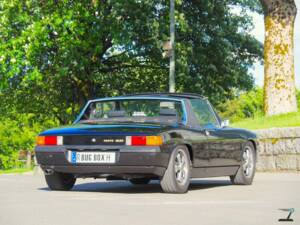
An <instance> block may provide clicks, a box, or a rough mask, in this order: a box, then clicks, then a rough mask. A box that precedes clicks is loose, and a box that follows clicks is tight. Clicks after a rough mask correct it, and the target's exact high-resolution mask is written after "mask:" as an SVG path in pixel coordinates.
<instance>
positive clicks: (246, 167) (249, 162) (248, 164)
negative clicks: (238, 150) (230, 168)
mask: <svg viewBox="0 0 300 225" xmlns="http://www.w3.org/2000/svg"><path fill="white" fill-rule="evenodd" d="M253 169H254V157H253V152H252V149H251V148H250V147H248V146H246V147H245V150H244V152H243V172H244V175H245V176H246V177H250V176H251V175H252V173H253Z"/></svg>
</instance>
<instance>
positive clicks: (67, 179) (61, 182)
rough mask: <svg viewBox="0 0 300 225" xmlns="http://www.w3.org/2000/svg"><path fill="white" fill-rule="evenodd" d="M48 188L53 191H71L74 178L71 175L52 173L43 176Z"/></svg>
mask: <svg viewBox="0 0 300 225" xmlns="http://www.w3.org/2000/svg"><path fill="white" fill-rule="evenodd" d="M45 179H46V182H47V185H48V187H49V188H50V189H51V190H55V191H68V190H71V189H72V188H73V186H74V184H75V182H76V178H75V177H74V175H72V174H67V173H58V172H53V173H52V174H50V175H45Z"/></svg>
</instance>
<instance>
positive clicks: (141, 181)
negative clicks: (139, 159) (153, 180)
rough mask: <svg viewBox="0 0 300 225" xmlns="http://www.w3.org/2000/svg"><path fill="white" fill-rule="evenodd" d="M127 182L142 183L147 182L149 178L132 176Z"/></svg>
mask: <svg viewBox="0 0 300 225" xmlns="http://www.w3.org/2000/svg"><path fill="white" fill-rule="evenodd" d="M129 182H130V183H132V184H134V185H143V184H149V182H150V179H149V178H132V179H129Z"/></svg>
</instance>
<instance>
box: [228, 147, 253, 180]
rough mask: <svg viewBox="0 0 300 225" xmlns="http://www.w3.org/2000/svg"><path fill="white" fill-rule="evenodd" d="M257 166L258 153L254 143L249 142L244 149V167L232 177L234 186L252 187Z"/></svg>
mask: <svg viewBox="0 0 300 225" xmlns="http://www.w3.org/2000/svg"><path fill="white" fill-rule="evenodd" d="M255 165H256V152H255V149H254V146H253V144H252V142H247V143H246V145H245V146H244V149H243V155H242V165H241V166H240V168H239V169H238V171H237V173H236V174H235V175H233V176H230V180H231V182H232V183H233V184H239V185H250V184H252V182H253V178H254V174H255Z"/></svg>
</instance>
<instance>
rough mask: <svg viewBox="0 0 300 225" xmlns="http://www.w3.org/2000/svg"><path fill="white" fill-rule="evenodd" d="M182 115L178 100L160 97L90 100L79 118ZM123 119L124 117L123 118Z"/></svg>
mask: <svg viewBox="0 0 300 225" xmlns="http://www.w3.org/2000/svg"><path fill="white" fill-rule="evenodd" d="M158 117H160V118H163V117H168V118H171V117H174V118H176V119H179V120H182V119H183V117H184V114H183V109H182V104H181V102H180V101H175V100H174V101H173V100H161V99H122V100H110V101H99V102H92V103H90V105H89V106H88V107H87V109H86V110H85V112H84V114H83V116H82V118H81V120H105V121H109V120H110V119H114V120H115V119H116V118H127V119H130V120H134V119H138V118H147V119H148V120H150V121H151V118H153V119H154V118H158ZM123 120H124V119H123Z"/></svg>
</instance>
